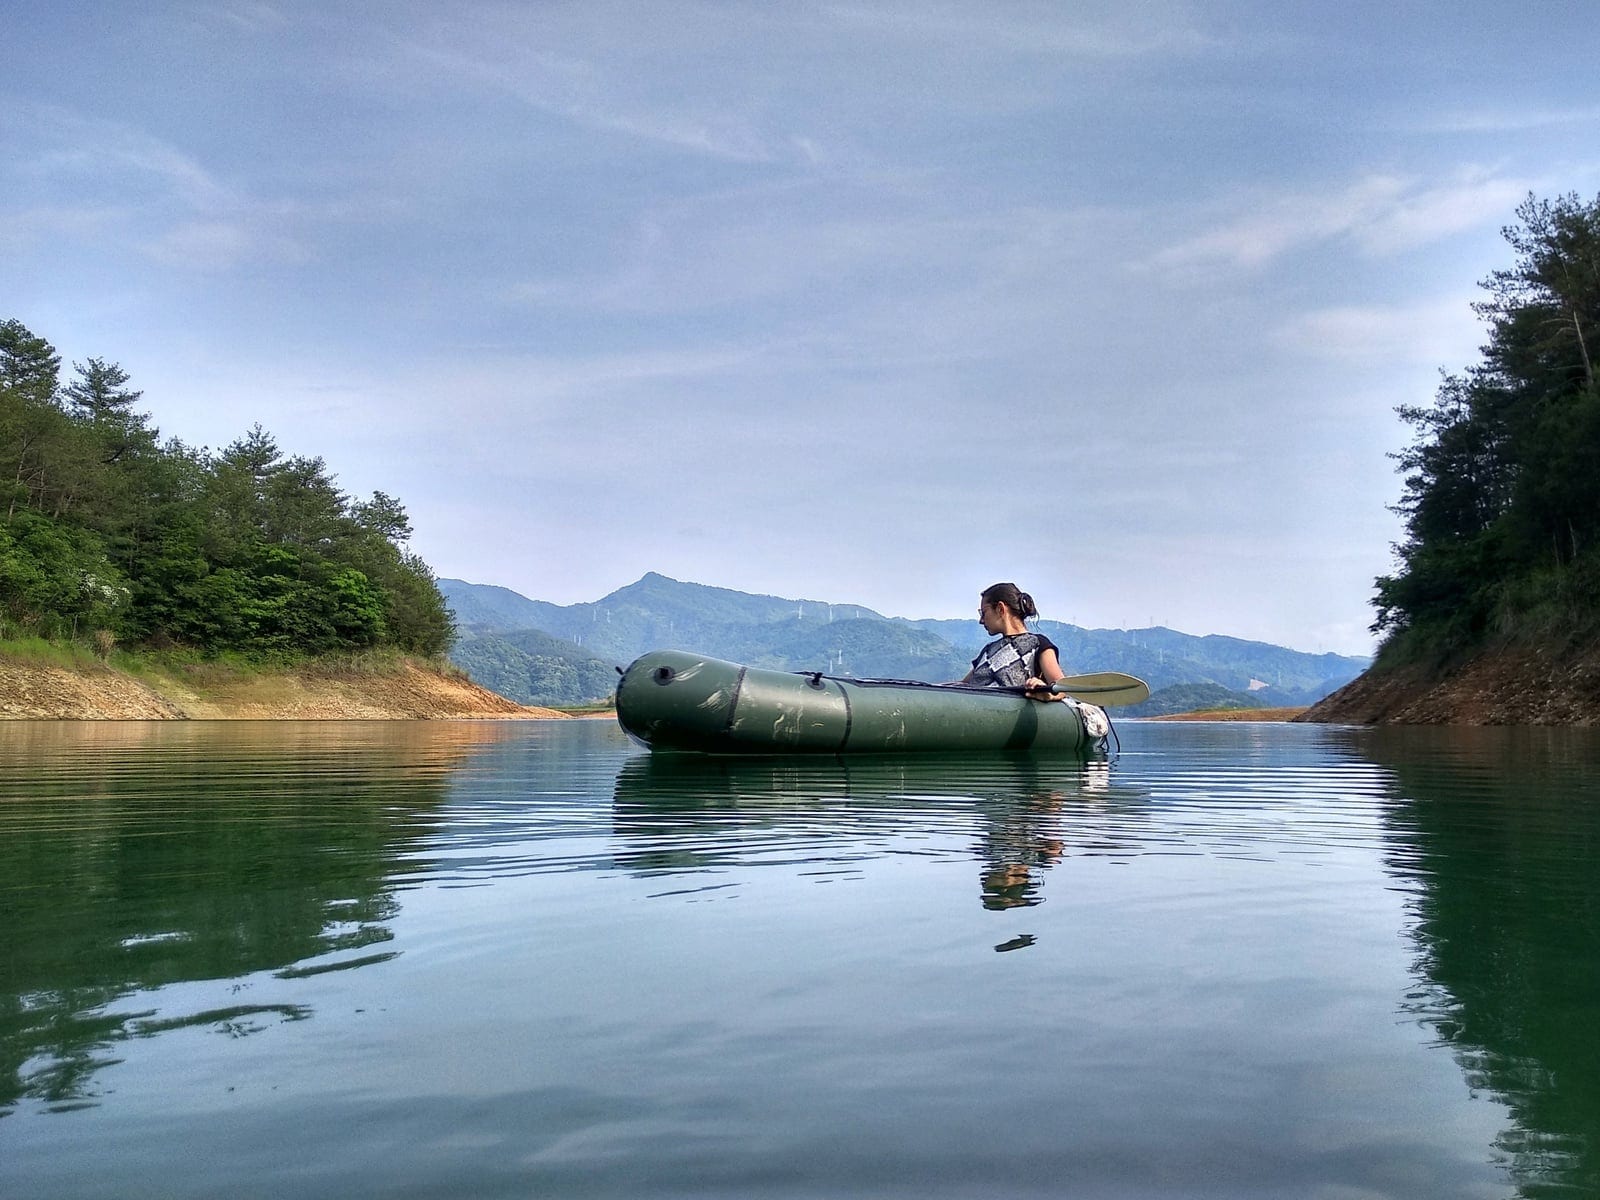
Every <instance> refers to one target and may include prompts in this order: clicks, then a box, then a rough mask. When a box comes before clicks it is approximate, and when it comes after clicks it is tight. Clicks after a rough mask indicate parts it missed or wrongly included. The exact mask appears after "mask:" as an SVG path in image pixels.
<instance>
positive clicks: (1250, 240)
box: [1150, 168, 1537, 269]
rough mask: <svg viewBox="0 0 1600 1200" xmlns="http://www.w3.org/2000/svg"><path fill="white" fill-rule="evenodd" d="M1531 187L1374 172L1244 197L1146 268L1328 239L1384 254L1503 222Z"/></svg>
mask: <svg viewBox="0 0 1600 1200" xmlns="http://www.w3.org/2000/svg"><path fill="white" fill-rule="evenodd" d="M1536 187H1537V182H1536V181H1530V180H1528V179H1521V178H1503V177H1500V176H1497V175H1494V174H1492V173H1490V172H1487V171H1483V170H1480V169H1477V168H1471V169H1466V170H1462V171H1460V172H1459V173H1458V174H1457V175H1456V177H1455V178H1454V179H1451V180H1447V181H1446V182H1444V183H1441V184H1438V185H1430V184H1428V183H1427V182H1425V181H1423V180H1421V179H1417V178H1411V177H1403V176H1395V175H1381V174H1372V175H1367V176H1365V177H1363V178H1361V179H1358V180H1356V181H1355V182H1353V183H1350V184H1347V185H1346V186H1345V187H1343V188H1340V189H1334V190H1332V191H1318V192H1308V191H1296V192H1292V193H1279V194H1276V195H1258V196H1253V197H1248V198H1246V199H1244V200H1242V201H1238V202H1236V203H1235V204H1234V205H1233V207H1234V208H1235V209H1236V210H1242V211H1237V212H1236V213H1235V215H1232V216H1231V217H1227V218H1224V219H1223V220H1222V221H1220V222H1219V223H1218V224H1216V225H1215V226H1214V227H1213V228H1211V229H1209V230H1207V231H1205V232H1203V233H1199V234H1196V235H1194V236H1193V237H1190V238H1188V239H1187V240H1185V241H1182V242H1179V243H1178V244H1177V245H1174V246H1171V247H1169V248H1167V249H1165V250H1162V251H1160V252H1159V253H1157V254H1156V255H1155V256H1154V258H1153V259H1152V260H1151V264H1150V265H1153V266H1156V267H1159V268H1168V269H1184V268H1198V267H1209V266H1214V265H1223V266H1233V267H1236V268H1241V269H1250V268H1257V267H1261V266H1263V265H1265V264H1266V263H1268V262H1271V261H1272V260H1274V259H1277V258H1280V257H1282V256H1283V255H1285V254H1288V253H1290V252H1292V251H1295V250H1300V249H1304V248H1306V247H1310V246H1315V245H1318V244H1323V243H1329V242H1348V243H1350V244H1352V245H1354V246H1355V247H1356V248H1357V249H1358V250H1360V251H1361V252H1362V253H1364V254H1367V255H1370V256H1373V257H1387V256H1391V255H1394V254H1398V253H1400V252H1402V251H1405V250H1411V249H1415V248H1416V247H1419V246H1422V245H1425V244H1427V243H1429V242H1433V241H1438V240H1441V239H1443V238H1446V237H1449V236H1451V235H1453V234H1457V233H1461V232H1464V231H1466V230H1470V229H1474V228H1478V227H1481V226H1483V225H1486V224H1489V223H1491V222H1492V223H1499V222H1503V221H1504V220H1505V218H1506V215H1507V214H1508V213H1509V212H1510V211H1511V210H1512V209H1513V208H1514V207H1515V206H1516V204H1517V203H1518V201H1520V200H1521V199H1522V198H1523V197H1524V196H1525V195H1526V194H1527V193H1528V191H1529V190H1531V189H1534V188H1536Z"/></svg>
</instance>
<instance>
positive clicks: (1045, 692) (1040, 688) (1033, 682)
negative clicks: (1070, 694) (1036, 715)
mask: <svg viewBox="0 0 1600 1200" xmlns="http://www.w3.org/2000/svg"><path fill="white" fill-rule="evenodd" d="M1022 686H1023V688H1024V689H1026V691H1027V694H1028V699H1029V700H1065V699H1066V697H1065V696H1057V695H1056V694H1055V693H1053V692H1052V691H1051V690H1050V685H1049V684H1048V683H1046V682H1045V681H1044V680H1042V679H1040V678H1039V677H1038V676H1037V675H1029V676H1028V677H1027V678H1026V679H1024V680H1023V681H1022Z"/></svg>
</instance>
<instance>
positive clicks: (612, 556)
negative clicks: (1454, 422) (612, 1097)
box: [0, 0, 1600, 653]
mask: <svg viewBox="0 0 1600 1200" xmlns="http://www.w3.org/2000/svg"><path fill="white" fill-rule="evenodd" d="M7 26H8V30H7V37H6V39H5V41H4V43H3V44H0V150H3V154H0V317H3V316H15V317H17V318H19V319H20V320H22V321H23V322H24V323H25V324H26V325H28V326H29V327H30V328H32V329H33V330H34V331H35V332H37V333H40V334H43V335H44V336H46V337H48V338H49V339H50V340H51V341H52V342H54V343H55V345H56V346H57V348H58V349H59V350H60V351H61V352H62V354H63V356H64V357H65V358H66V359H67V360H69V361H71V360H78V361H82V360H84V359H86V358H88V357H89V356H90V355H93V356H96V357H100V358H105V359H110V360H114V361H116V362H119V363H121V364H122V365H123V367H124V368H126V369H127V370H128V371H129V372H130V374H131V375H132V377H133V383H134V386H137V387H142V388H143V389H144V391H145V401H146V404H147V405H148V407H149V408H150V410H151V411H152V412H153V414H154V416H155V420H156V423H157V424H158V425H159V426H160V427H161V429H162V431H163V433H165V434H168V435H172V436H177V437H180V438H182V439H183V440H185V441H186V442H190V443H192V444H200V445H209V446H212V447H221V446H223V445H226V444H227V443H228V442H230V441H232V440H233V439H235V438H237V437H238V436H240V435H241V434H242V433H244V431H245V430H246V429H248V428H249V426H250V425H251V424H253V423H256V422H260V423H261V424H262V425H263V426H265V427H266V428H267V429H268V430H269V431H270V432H271V433H273V434H274V435H275V436H276V437H277V439H278V441H279V443H280V445H281V446H282V447H283V448H284V449H285V451H286V452H289V453H296V454H318V455H321V456H322V457H324V458H325V459H326V460H327V462H328V464H329V466H330V468H331V469H332V470H333V471H334V472H335V473H336V474H337V476H338V478H339V480H340V483H341V484H342V486H344V487H345V488H346V489H347V490H349V491H350V492H352V493H356V494H360V495H364V494H366V493H368V492H370V491H372V490H373V489H375V488H381V489H383V490H385V491H388V492H390V493H391V494H394V495H397V496H399V497H400V498H401V500H402V501H403V502H404V503H405V504H406V506H407V508H408V510H409V512H410V514H411V517H412V521H413V524H414V525H415V527H416V534H415V537H414V539H413V546H414V548H415V549H416V550H417V551H418V552H420V553H421V554H422V555H423V556H424V557H425V558H426V559H427V560H428V561H429V562H430V563H431V564H432V565H433V566H434V568H435V569H436V570H437V571H438V572H439V573H440V574H441V575H446V576H454V577H459V578H464V579H468V580H472V581H475V582H485V583H498V584H503V585H505V586H508V587H512V588H515V589H516V590H518V591H521V592H523V593H525V594H527V595H530V596H535V597H538V598H541V599H549V600H554V601H557V602H561V603H568V602H572V601H577V600H589V599H595V598H598V597H599V596H600V595H602V594H604V593H606V592H608V591H611V590H613V589H614V588H616V587H619V586H621V585H623V584H625V583H628V582H631V581H632V580H633V579H635V578H637V577H638V576H639V575H641V574H643V573H644V572H645V571H647V570H656V571H661V572H663V573H665V574H668V575H672V576H674V577H677V578H680V579H690V580H695V581H698V582H703V583H710V584H716V585H719V586H724V587H732V588H737V589H739V590H742V591H750V592H767V593H775V594H779V595H789V596H803V597H807V598H815V599H821V600H831V601H837V602H856V603H862V604H867V605H870V606H872V607H874V608H877V609H879V610H880V611H883V612H886V613H891V614H896V615H904V616H918V617H923V616H965V615H967V614H968V613H969V612H970V611H971V610H972V609H973V608H974V606H975V596H976V593H977V592H978V590H979V589H981V588H982V587H984V586H985V585H987V584H989V583H992V582H995V581H996V580H999V579H1014V580H1016V581H1017V582H1018V583H1020V584H1021V585H1022V586H1023V587H1024V588H1025V589H1027V590H1029V591H1031V592H1032V593H1033V594H1034V596H1035V597H1036V598H1037V600H1038V602H1039V605H1040V608H1041V610H1042V611H1043V614H1044V615H1045V616H1048V617H1054V618H1057V619H1061V620H1067V621H1072V622H1075V623H1078V624H1082V625H1089V626H1114V627H1132V626H1143V625H1148V624H1150V623H1152V622H1155V623H1160V624H1166V625H1170V626H1173V627H1175V628H1179V629H1183V630H1185V631H1188V632H1191V633H1225V634H1231V635H1235V636H1240V637H1249V638H1260V639H1263V640H1268V641H1273V642H1278V643H1281V644H1285V645H1290V646H1294V647H1296V648H1299V649H1305V650H1336V651H1341V652H1348V653H1364V652H1366V651H1367V650H1368V649H1369V648H1370V645H1371V639H1370V637H1369V635H1368V634H1367V632H1366V627H1367V625H1368V624H1369V623H1370V621H1371V619H1372V615H1371V610H1370V607H1369V603H1368V601H1369V599H1370V596H1371V591H1372V579H1373V577H1374V576H1375V575H1377V574H1380V573H1382V572H1384V571H1386V570H1388V569H1389V567H1390V563H1391V558H1390V544H1391V543H1392V542H1393V541H1395V540H1396V538H1397V537H1398V536H1399V532H1400V531H1399V526H1398V521H1397V518H1396V517H1395V516H1394V514H1393V513H1391V512H1390V511H1388V507H1387V506H1388V505H1390V504H1392V503H1394V501H1395V500H1396V499H1397V498H1398V496H1399V488H1400V481H1399V479H1398V477H1397V476H1396V475H1395V474H1394V471H1393V466H1394V464H1393V463H1392V461H1390V460H1389V459H1388V458H1387V457H1386V455H1387V454H1388V453H1389V452H1391V451H1394V450H1398V449H1399V448H1401V447H1402V446H1403V445H1404V444H1405V442H1406V440H1407V437H1408V431H1407V430H1406V428H1405V427H1404V426H1403V425H1402V424H1401V423H1400V422H1399V421H1398V419H1397V418H1396V417H1395V415H1394V412H1393V409H1394V407H1395V405H1397V404H1406V403H1425V402H1427V401H1428V400H1429V399H1430V398H1431V397H1432V395H1433V392H1434V389H1435V386H1436V384H1437V380H1438V373H1439V371H1440V370H1441V369H1442V368H1447V369H1451V370H1458V369H1460V368H1461V367H1463V366H1465V365H1466V364H1467V363H1469V362H1470V361H1471V360H1472V358H1473V357H1474V355H1475V354H1476V348H1477V346H1478V345H1479V343H1480V342H1481V340H1482V337H1481V328H1480V326H1479V325H1478V323H1477V319H1476V318H1475V316H1474V315H1473V313H1472V311H1471V308H1470V307H1469V306H1470V304H1471V302H1472V301H1473V299H1474V298H1475V296H1476V293H1477V282H1478V281H1479V280H1480V279H1481V278H1483V277H1484V276H1485V275H1486V274H1487V273H1488V272H1489V271H1490V270H1493V269H1495V268H1497V267H1500V266H1504V265H1507V264H1508V262H1509V257H1508V252H1507V249H1506V247H1505V246H1504V243H1503V242H1502V240H1501V238H1500V234H1499V230H1500V227H1501V226H1502V225H1504V224H1506V223H1507V222H1509V221H1510V220H1511V219H1512V213H1513V209H1514V208H1515V207H1516V205H1517V204H1518V203H1519V201H1520V200H1521V199H1522V198H1523V197H1524V196H1525V195H1526V194H1527V193H1529V192H1530V191H1532V192H1534V193H1537V194H1539V195H1553V194H1556V193H1561V192H1569V191H1576V192H1579V193H1580V194H1583V195H1584V196H1585V197H1586V198H1587V197H1592V196H1593V195H1594V194H1595V193H1596V191H1597V190H1600V137H1597V134H1600V87H1597V86H1596V84H1595V82H1594V72H1593V63H1594V62H1595V61H1596V57H1597V51H1600V23H1597V22H1596V21H1595V20H1594V15H1593V10H1592V9H1590V8H1588V6H1586V5H1582V4H1578V3H1571V4H1565V3H1533V4H1528V5H1512V4H1509V3H1493V4H1490V3H1479V4H1473V3H1456V4H1411V5H1393V4H1387V3H1386V4H1368V3H1359V2H1358V3H1349V4H1343V5H1338V6H1334V5H1318V6H1310V5H1305V6H1301V5H1282V4H1277V3H1273V4H1266V3H1261V4H1255V3H1236V2H1216V3H1164V2H1159V0H1158V2H1150V3H1137V4H1126V3H1115V4H1074V3H1056V4H1028V3H1017V4H1003V3H1001V4H992V3H991V4H978V3H970V4H968V3H962V4H944V3H917V4H888V3H875V2H871V0H857V2H846V3H839V4H828V3H820V4H803V5H801V4H794V5H784V4H766V3H738V2H730V3H708V4H691V3H681V2H672V3H658V4H645V3H624V4H610V3H604V2H589V3H578V4H563V3H526V4H519V3H494V4H490V3H472V2H464V3H455V4H448V5H445V4H436V3H405V2H403V0H398V2H396V0H389V2H382V3H380V2H376V0H374V2H372V3H346V2H340V0H323V2H318V3H305V4H299V3H245V2H225V3H207V2H205V0H194V2H191V3H181V4H180V3H150V4H140V5H124V4H110V3H107V4H90V3H72V2H70V0H67V2H61V3H49V4H43V3H30V2H26V0H25V2H21V3H19V2H17V0H12V2H11V3H9V4H8V5H7Z"/></svg>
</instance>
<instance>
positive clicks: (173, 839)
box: [0, 722, 499, 1115]
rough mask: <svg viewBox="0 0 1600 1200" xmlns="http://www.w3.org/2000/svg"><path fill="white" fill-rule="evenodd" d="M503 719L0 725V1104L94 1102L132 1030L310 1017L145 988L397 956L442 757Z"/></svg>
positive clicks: (460, 753)
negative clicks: (172, 1004) (404, 900)
mask: <svg viewBox="0 0 1600 1200" xmlns="http://www.w3.org/2000/svg"><path fill="white" fill-rule="evenodd" d="M497 736H499V734H498V733H497V727H496V726H494V725H492V724H487V723H480V724H467V723H459V724H457V723H442V722H441V723H429V724H426V725H419V724H415V723H398V722H394V723H375V722H368V723H364V724H363V725H361V726H350V725H344V724H340V723H329V722H324V723H315V724H312V723H306V724H301V723H293V722H261V723H255V722H250V723H245V722H239V723H210V722H208V723H196V724H190V723H186V722H185V723H177V722H173V723H120V722H119V723H110V722H108V723H104V724H89V723H67V724H59V725H54V724H48V725H47V724H39V725H28V726H13V727H11V728H8V729H7V730H6V738H5V741H4V742H3V743H0V768H3V769H0V911H3V912H4V913H5V922H4V928H3V930H0V939H3V949H4V953H3V954H0V1115H3V1114H4V1113H5V1112H7V1111H9V1110H10V1109H12V1108H14V1107H15V1106H16V1105H17V1104H18V1103H19V1102H20V1101H21V1100H22V1099H24V1098H31V1099H34V1100H37V1101H40V1102H42V1103H43V1104H45V1105H47V1106H49V1107H51V1108H72V1107H81V1106H83V1105H85V1104H88V1103H93V1102H94V1098H95V1094H96V1091H95V1084H94V1076H95V1074H96V1072H97V1071H98V1070H99V1069H100V1068H102V1067H104V1066H107V1065H109V1064H112V1063H115V1062H116V1061H118V1059H117V1057H116V1056H117V1046H118V1044H119V1043H122V1042H124V1041H126V1040H127V1039H129V1038H146V1037H154V1036H158V1035H160V1034H163V1033H167V1032H170V1031H173V1030H177V1029H184V1028H193V1027H195V1026H205V1027H209V1028H212V1029H215V1030H217V1031H219V1032H222V1033H225V1034H227V1035H228V1036H231V1037H245V1036H249V1035H250V1034H252V1033H255V1032H258V1031H259V1030H261V1029H264V1028H266V1027H267V1026H268V1025H271V1024H275V1023H278V1022H281V1021H297V1020H303V1019H305V1018H306V1017H308V1016H310V1015H311V1012H310V1010H309V1009H308V1008H306V1007H304V1006H301V1005H296V1004H283V1003H270V1004H260V1005H251V1004H245V1003H241V1004H236V1005H228V1006H225V1007H221V1008H209V1009H207V1010H205V1011H201V1012H192V1013H191V1012H178V1013H175V1014H174V1013H166V1012H163V1011H162V1010H161V1006H162V1004H163V1002H164V1001H163V1000H162V999H161V998H160V997H158V996H157V995H156V993H157V991H158V990H159V989H163V988H166V987H169V986H170V985H174V984H180V983H185V982H190V981H199V980H218V979H237V978H240V977H242V976H247V975H251V974H254V973H257V972H276V974H277V975H278V977H280V978H285V979H292V978H302V977H305V976H306V975H308V974H313V973H319V972H323V971H331V970H349V969H352V968H356V967H359V966H362V965H371V964H374V963H378V962H382V961H384V960H386V959H387V958H389V957H391V956H392V952H390V951H386V950H383V949H381V947H383V946H384V945H385V943H387V942H388V941H389V940H390V939H391V936H392V935H391V933H390V931H389V928H388V926H387V922H389V921H390V920H391V919H392V917H393V915H394V913H395V909H396V901H395V896H394V892H395V887H396V884H395V879H394V877H395V874H396V862H397V859H398V858H399V857H400V856H401V855H402V854H403V853H404V852H405V850H406V849H407V848H408V847H410V846H412V845H414V844H415V842H416V841H417V840H418V839H419V838H422V837H424V836H426V835H427V834H428V832H429V831H430V830H431V829H432V828H433V824H432V821H431V815H430V814H431V813H432V811H433V810H434V809H435V808H436V807H437V806H438V805H439V803H440V801H441V800H442V799H443V797H444V795H445V790H446V786H447V781H448V779H449V776H450V773H451V771H452V769H453V767H454V766H455V764H457V763H458V762H460V761H461V759H462V758H463V757H464V756H465V755H467V754H468V753H470V752H471V751H472V750H473V749H474V748H475V747H476V746H478V745H479V744H481V743H482V742H483V741H484V740H485V739H486V738H495V737H497ZM329 956H338V957H337V958H335V959H332V960H330V961H319V962H316V963H311V964H310V965H297V964H308V962H309V960H327V959H328V958H329ZM119 1006H121V1007H119Z"/></svg>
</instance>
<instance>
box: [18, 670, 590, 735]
mask: <svg viewBox="0 0 1600 1200" xmlns="http://www.w3.org/2000/svg"><path fill="white" fill-rule="evenodd" d="M7 719H9V720H20V721H185V720H189V721H263V720H268V721H271V720H281V721H418V720H423V721H426V720H435V721H437V720H501V721H507V720H511V721H515V720H538V719H556V720H565V719H567V714H565V713H562V712H558V711H556V710H555V709H553V708H535V707H530V706H527V705H523V704H518V703H516V702H515V701H514V700H508V699H506V698H505V697H504V696H501V695H498V694H497V693H495V692H491V691H489V689H488V688H485V687H480V686H479V685H478V684H476V683H473V682H472V681H471V680H469V679H467V678H466V677H464V676H458V675H454V674H452V673H447V672H444V671H440V670H438V669H437V668H435V667H433V666H432V665H430V664H427V663H423V662H418V661H416V660H412V659H400V660H398V661H397V662H395V663H394V664H393V666H392V667H385V668H383V669H379V670H371V671H347V672H336V671H335V672H327V671H320V670H318V669H316V668H315V667H308V668H286V669H284V670H280V671H270V672H248V673H245V672H238V671H230V670H227V669H226V668H220V667H207V668H205V669H202V670H196V671H193V672H177V671H163V670H151V671H148V672H144V671H142V672H140V673H139V674H137V675H135V674H132V673H130V672H127V671H120V670H117V669H115V668H113V667H109V666H101V665H98V664H97V665H92V666H91V665H74V666H60V665H56V664H49V663H38V662H30V661H28V660H26V659H18V658H11V657H3V656H0V720H7Z"/></svg>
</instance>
